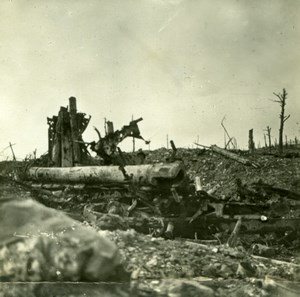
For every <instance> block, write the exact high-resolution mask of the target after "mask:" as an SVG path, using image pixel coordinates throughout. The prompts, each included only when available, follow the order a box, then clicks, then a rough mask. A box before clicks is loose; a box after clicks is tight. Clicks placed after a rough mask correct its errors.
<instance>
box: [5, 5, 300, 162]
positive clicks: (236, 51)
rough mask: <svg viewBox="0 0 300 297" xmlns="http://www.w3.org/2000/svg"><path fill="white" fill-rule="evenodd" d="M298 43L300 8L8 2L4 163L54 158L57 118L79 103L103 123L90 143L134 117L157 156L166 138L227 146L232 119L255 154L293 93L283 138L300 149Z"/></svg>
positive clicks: (235, 132)
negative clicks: (51, 140)
mask: <svg viewBox="0 0 300 297" xmlns="http://www.w3.org/2000/svg"><path fill="white" fill-rule="evenodd" d="M299 33H300V1H297V0H293V1H292V0H272V1H271V0H269V1H266V0H252V1H247V0H240V1H238V0H202V1H201V0H127V1H125V0H97V1H96V0H85V1H81V0H52V1H40V0H37V1H35V0H27V1H25V0H18V1H17V0H2V1H0V114H1V116H0V160H1V159H6V158H7V157H10V156H11V152H10V150H9V148H7V146H8V144H9V142H11V143H12V144H14V146H13V148H14V151H15V154H16V156H17V158H24V157H25V156H26V155H27V154H29V153H32V152H33V150H35V149H37V154H38V155H41V154H43V153H45V152H46V151H47V129H48V126H47V121H46V118H47V117H52V116H53V115H56V114H57V113H58V111H59V108H60V106H67V105H68V98H69V97H71V96H74V97H76V98H77V108H78V111H80V112H84V113H86V114H88V115H91V116H92V119H91V122H90V125H89V127H88V128H87V130H86V132H85V133H84V134H83V138H84V140H85V141H92V140H97V139H98V138H97V134H96V133H95V131H94V129H93V126H96V127H98V129H99V130H100V132H102V134H103V133H104V131H103V130H104V128H103V125H104V124H103V123H104V118H107V119H108V120H111V121H113V122H114V126H115V129H120V128H121V127H122V126H123V125H125V124H128V123H129V121H130V120H131V118H132V116H134V118H139V117H143V119H144V120H143V121H142V122H140V123H139V126H140V130H141V133H142V135H143V136H144V138H145V139H150V140H151V149H154V148H158V147H162V146H166V138H167V137H166V135H168V137H169V140H170V139H173V140H174V142H175V144H176V146H177V147H192V146H193V143H194V142H195V141H197V139H198V140H199V143H201V144H203V145H211V144H217V145H220V146H223V143H224V131H223V128H222V126H221V121H222V119H223V118H224V117H225V120H224V124H225V126H226V128H227V130H228V132H229V134H230V136H232V137H235V138H236V141H237V144H238V146H239V147H240V148H247V143H248V130H249V129H251V128H253V129H254V140H255V142H256V144H258V143H259V142H260V144H261V145H263V144H264V140H263V139H264V138H263V134H264V129H265V128H266V127H267V126H270V127H271V128H272V132H271V133H272V136H273V140H275V138H278V128H279V112H280V106H279V105H278V104H277V103H274V102H273V101H272V100H275V99H276V97H275V96H274V94H273V92H275V93H280V92H282V89H283V88H286V90H287V92H288V97H287V106H286V114H287V115H288V114H290V115H291V116H290V119H289V120H288V121H287V122H286V123H285V132H284V134H285V135H287V136H288V138H294V137H295V136H297V137H298V138H300V124H299V120H300V100H299V97H300V38H299V37H300V36H299V35H300V34H299ZM121 148H122V149H124V150H130V149H131V148H132V143H131V140H128V141H124V143H123V144H122V145H121ZM136 148H137V149H138V148H142V149H147V148H148V146H147V145H145V144H144V143H143V142H142V141H139V140H137V141H136Z"/></svg>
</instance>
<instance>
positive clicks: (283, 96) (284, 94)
mask: <svg viewBox="0 0 300 297" xmlns="http://www.w3.org/2000/svg"><path fill="white" fill-rule="evenodd" d="M273 94H274V95H275V96H276V97H277V98H278V100H273V101H274V102H276V103H279V105H280V107H281V112H280V114H279V118H280V126H279V148H278V149H279V153H280V154H282V152H283V126H284V123H285V122H286V121H287V120H288V119H289V117H290V115H288V116H286V115H284V112H285V105H286V99H287V92H286V90H285V89H283V90H282V94H280V93H278V94H276V93H273Z"/></svg>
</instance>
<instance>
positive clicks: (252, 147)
mask: <svg viewBox="0 0 300 297" xmlns="http://www.w3.org/2000/svg"><path fill="white" fill-rule="evenodd" d="M248 149H249V153H250V154H253V153H254V150H255V144H254V140H253V129H250V130H249V141H248Z"/></svg>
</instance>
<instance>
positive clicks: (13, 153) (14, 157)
mask: <svg viewBox="0 0 300 297" xmlns="http://www.w3.org/2000/svg"><path fill="white" fill-rule="evenodd" d="M9 146H10V149H11V153H12V155H13V160H14V161H16V156H15V152H14V150H13V148H12V146H13V145H12V144H11V143H9Z"/></svg>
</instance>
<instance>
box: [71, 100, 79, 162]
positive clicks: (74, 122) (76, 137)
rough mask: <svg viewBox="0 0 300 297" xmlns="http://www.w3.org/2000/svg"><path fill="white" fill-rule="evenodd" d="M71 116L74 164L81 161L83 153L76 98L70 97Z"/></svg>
mask: <svg viewBox="0 0 300 297" xmlns="http://www.w3.org/2000/svg"><path fill="white" fill-rule="evenodd" d="M69 117H70V126H71V138H72V153H73V154H72V155H73V158H72V159H73V161H72V166H74V165H75V164H78V163H80V162H81V153H80V147H79V143H78V140H79V132H78V125H77V106H76V98H75V97H70V98H69Z"/></svg>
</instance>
